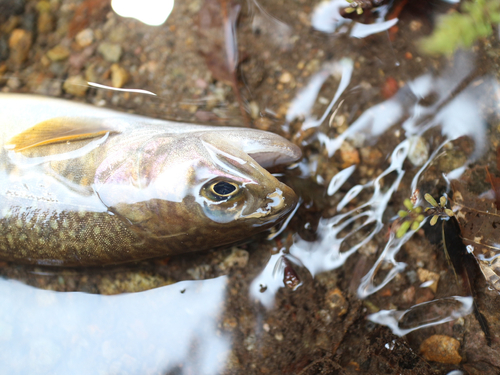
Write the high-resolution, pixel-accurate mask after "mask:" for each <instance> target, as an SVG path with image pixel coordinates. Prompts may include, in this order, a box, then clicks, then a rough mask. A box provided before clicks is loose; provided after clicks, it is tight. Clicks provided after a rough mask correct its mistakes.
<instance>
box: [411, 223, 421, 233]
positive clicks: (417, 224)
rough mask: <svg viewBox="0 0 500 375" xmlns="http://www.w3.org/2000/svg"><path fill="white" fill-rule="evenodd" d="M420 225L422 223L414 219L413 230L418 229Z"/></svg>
mask: <svg viewBox="0 0 500 375" xmlns="http://www.w3.org/2000/svg"><path fill="white" fill-rule="evenodd" d="M419 226H420V223H419V222H418V221H414V222H413V223H412V224H411V230H413V231H415V230H417V229H418V227H419Z"/></svg>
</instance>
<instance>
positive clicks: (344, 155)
mask: <svg viewBox="0 0 500 375" xmlns="http://www.w3.org/2000/svg"><path fill="white" fill-rule="evenodd" d="M340 158H341V159H342V168H347V167H350V166H351V165H353V164H359V152H358V150H357V149H356V148H354V147H353V146H352V145H351V144H349V143H348V142H344V143H342V146H340Z"/></svg>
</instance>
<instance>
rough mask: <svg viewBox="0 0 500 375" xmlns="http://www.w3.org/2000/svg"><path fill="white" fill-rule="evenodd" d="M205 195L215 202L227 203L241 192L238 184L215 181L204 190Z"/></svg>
mask: <svg viewBox="0 0 500 375" xmlns="http://www.w3.org/2000/svg"><path fill="white" fill-rule="evenodd" d="M203 190H204V191H205V193H204V195H205V196H206V197H207V198H210V199H212V200H215V201H226V200H229V199H231V198H233V197H234V196H236V195H238V194H239V193H240V192H241V189H240V187H239V185H238V184H236V183H234V182H229V181H215V182H212V183H211V184H210V185H208V186H206V187H205V188H204V189H203Z"/></svg>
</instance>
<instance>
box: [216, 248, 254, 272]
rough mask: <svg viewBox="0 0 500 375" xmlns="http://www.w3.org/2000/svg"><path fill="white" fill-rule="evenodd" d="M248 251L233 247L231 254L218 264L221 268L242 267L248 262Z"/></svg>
mask: <svg viewBox="0 0 500 375" xmlns="http://www.w3.org/2000/svg"><path fill="white" fill-rule="evenodd" d="M248 257H249V255H248V251H246V250H242V249H238V248H236V247H233V249H232V251H231V254H229V256H227V257H226V259H224V260H223V261H222V263H221V264H220V265H219V267H220V268H221V269H222V270H226V269H229V268H243V267H245V266H246V265H247V263H248Z"/></svg>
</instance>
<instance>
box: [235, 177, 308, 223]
mask: <svg viewBox="0 0 500 375" xmlns="http://www.w3.org/2000/svg"><path fill="white" fill-rule="evenodd" d="M298 200H299V199H298V198H297V195H296V194H295V192H294V191H293V190H292V189H291V188H290V187H288V186H287V185H285V184H283V183H281V182H280V183H279V185H278V187H277V188H276V189H275V190H274V191H273V192H271V193H269V194H268V195H267V196H266V199H265V202H264V204H262V206H261V207H259V208H258V209H257V210H255V211H254V212H252V213H251V214H248V215H244V216H242V218H245V219H258V220H259V223H260V224H267V223H272V222H275V221H277V220H279V219H281V218H282V217H284V216H286V215H287V214H288V213H289V212H290V211H292V210H293V209H294V207H295V206H296V205H297V202H298Z"/></svg>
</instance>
